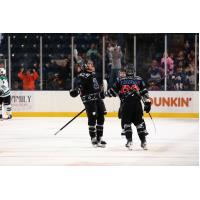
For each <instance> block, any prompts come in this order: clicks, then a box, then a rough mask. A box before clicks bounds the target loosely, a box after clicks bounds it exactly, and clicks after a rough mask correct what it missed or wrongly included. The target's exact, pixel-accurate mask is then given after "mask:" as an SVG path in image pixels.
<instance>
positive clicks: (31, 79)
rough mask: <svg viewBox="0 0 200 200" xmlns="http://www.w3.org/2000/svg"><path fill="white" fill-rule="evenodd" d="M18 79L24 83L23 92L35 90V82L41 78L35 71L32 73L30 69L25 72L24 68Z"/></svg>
mask: <svg viewBox="0 0 200 200" xmlns="http://www.w3.org/2000/svg"><path fill="white" fill-rule="evenodd" d="M18 77H19V79H20V80H22V81H23V90H35V81H36V80H37V79H38V77H39V75H38V73H37V72H36V70H35V69H33V73H31V70H30V69H28V70H27V71H26V72H24V68H22V69H21V70H20V72H19V73H18Z"/></svg>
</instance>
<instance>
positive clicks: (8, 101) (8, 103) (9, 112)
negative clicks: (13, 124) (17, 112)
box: [3, 95, 12, 119]
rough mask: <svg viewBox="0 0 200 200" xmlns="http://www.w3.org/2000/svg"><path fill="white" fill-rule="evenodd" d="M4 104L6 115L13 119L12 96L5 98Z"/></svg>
mask: <svg viewBox="0 0 200 200" xmlns="http://www.w3.org/2000/svg"><path fill="white" fill-rule="evenodd" d="M3 102H4V106H5V110H6V113H7V115H8V119H11V118H12V107H11V96H10V95H9V96H7V97H4V100H3Z"/></svg>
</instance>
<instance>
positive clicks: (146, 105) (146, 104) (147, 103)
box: [144, 100, 151, 113]
mask: <svg viewBox="0 0 200 200" xmlns="http://www.w3.org/2000/svg"><path fill="white" fill-rule="evenodd" d="M150 110H151V101H150V100H149V101H145V102H144V111H146V113H149V112H150Z"/></svg>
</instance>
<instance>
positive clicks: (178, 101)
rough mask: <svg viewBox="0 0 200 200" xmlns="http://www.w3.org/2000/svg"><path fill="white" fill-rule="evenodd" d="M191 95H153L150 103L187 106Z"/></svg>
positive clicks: (157, 105)
mask: <svg viewBox="0 0 200 200" xmlns="http://www.w3.org/2000/svg"><path fill="white" fill-rule="evenodd" d="M191 100H192V98H191V97H153V98H151V102H152V105H154V106H156V107H159V106H167V107H189V103H190V102H191Z"/></svg>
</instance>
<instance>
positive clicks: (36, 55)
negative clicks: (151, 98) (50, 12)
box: [0, 33, 199, 91]
mask: <svg viewBox="0 0 200 200" xmlns="http://www.w3.org/2000/svg"><path fill="white" fill-rule="evenodd" d="M165 35H166V34H117V33H116V34H53V33H50V34H47V33H45V34H36V33H34V34H31V33H27V34H0V67H5V68H6V70H7V75H8V74H9V73H8V71H10V77H9V79H10V84H11V89H12V90H41V85H42V90H69V89H70V88H71V86H72V84H71V83H72V81H71V79H72V78H73V77H75V76H76V75H77V74H78V73H79V70H80V66H81V65H83V64H84V63H86V62H87V60H92V61H93V62H94V65H95V67H96V73H97V78H98V79H99V81H100V82H101V80H102V78H105V79H107V81H108V83H109V86H111V85H112V84H113V83H114V82H115V80H116V78H117V77H118V75H119V70H120V69H123V68H126V66H127V64H129V65H130V64H132V66H133V67H134V68H135V70H136V75H139V76H141V77H142V78H144V80H145V82H146V84H147V87H148V89H149V90H152V91H160V90H164V84H165V83H164V82H165V81H167V90H171V91H172V90H176V91H183V90H184V91H194V90H195V85H196V88H197V90H198V88H199V87H198V85H199V82H198V80H199V51H198V49H199V42H198V38H199V35H198V34H167V51H165V45H166V44H165V39H164V38H165V37H164V36H165ZM72 37H74V42H73V50H72V43H71V38H72ZM103 37H104V39H105V40H103V39H102V38H103ZM195 37H197V40H195ZM103 41H105V42H104V44H103ZM195 43H196V44H195ZM195 45H196V48H195ZM103 47H104V52H103ZM72 51H73V52H72ZM72 55H73V56H72ZM104 55H105V57H104V58H103V56H104ZM72 57H73V59H74V60H73V61H74V70H72V69H71V66H72V60H71V59H72ZM134 59H135V60H134ZM103 62H104V63H103ZM41 63H42V64H41ZM41 65H42V66H41ZM103 66H104V67H105V69H103ZM165 66H166V73H167V74H166V75H165ZM9 67H10V70H9ZM72 72H73V73H74V74H73V75H72ZM103 73H104V74H103ZM41 74H42V75H41ZM165 76H166V79H165ZM41 77H42V79H41ZM41 80H42V82H41ZM40 83H41V84H40Z"/></svg>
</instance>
